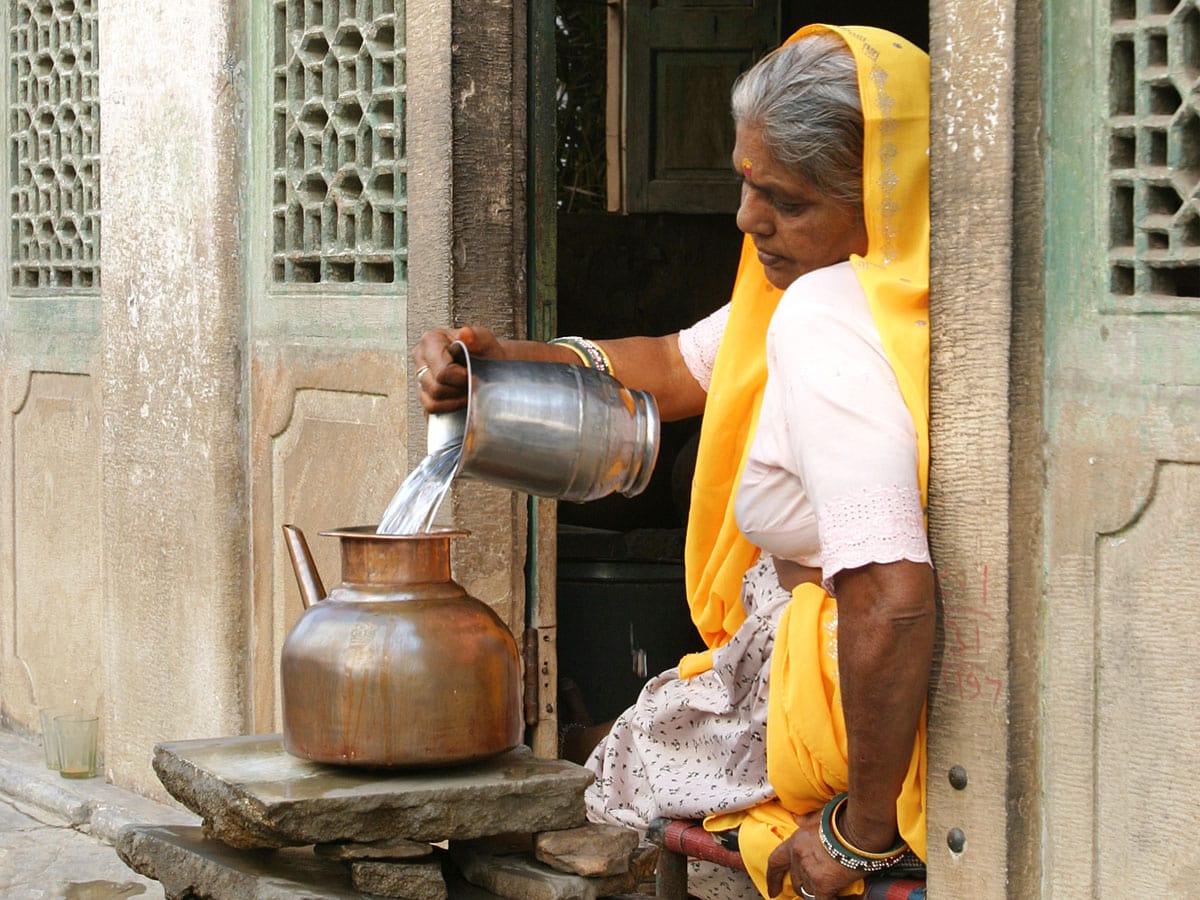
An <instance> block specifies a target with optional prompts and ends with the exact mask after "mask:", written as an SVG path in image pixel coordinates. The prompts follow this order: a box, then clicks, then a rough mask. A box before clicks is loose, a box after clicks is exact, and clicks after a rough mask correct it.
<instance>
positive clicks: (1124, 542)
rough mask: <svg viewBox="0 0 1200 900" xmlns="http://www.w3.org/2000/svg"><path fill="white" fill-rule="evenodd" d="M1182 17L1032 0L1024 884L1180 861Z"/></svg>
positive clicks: (1197, 408) (1147, 874)
mask: <svg viewBox="0 0 1200 900" xmlns="http://www.w3.org/2000/svg"><path fill="white" fill-rule="evenodd" d="M1197 22H1200V19H1198V18H1197V15H1196V10H1195V8H1194V7H1193V6H1192V4H1191V3H1185V2H1181V3H1175V2H1157V0H1155V2H1151V0H1136V2H1135V0H1115V2H1112V3H1105V4H1093V3H1092V2H1090V0H1052V2H1050V3H1049V4H1047V5H1046V25H1047V28H1046V63H1045V91H1044V100H1045V108H1046V123H1045V124H1046V127H1045V130H1044V134H1045V137H1044V140H1045V141H1046V153H1047V155H1046V160H1047V167H1046V245H1045V246H1046V250H1045V260H1046V282H1045V284H1046V294H1045V394H1044V396H1045V417H1044V421H1043V427H1044V431H1045V447H1044V453H1045V459H1046V492H1045V501H1044V509H1043V516H1044V523H1045V534H1044V540H1043V544H1042V552H1043V561H1042V562H1043V571H1044V578H1045V595H1044V597H1043V598H1042V601H1043V603H1044V619H1043V621H1044V623H1045V635H1044V641H1045V644H1044V647H1043V653H1042V673H1041V677H1042V691H1043V698H1042V699H1043V704H1042V711H1043V712H1042V715H1043V718H1042V733H1041V741H1042V750H1043V753H1042V770H1041V781H1042V791H1041V793H1042V797H1043V803H1044V808H1043V822H1044V825H1043V829H1042V834H1043V835H1044V836H1045V837H1046V839H1045V840H1044V842H1043V871H1044V879H1043V896H1055V897H1059V896H1061V897H1100V896H1103V897H1108V896H1113V897H1116V896H1138V895H1145V896H1155V895H1163V894H1173V893H1186V892H1187V891H1188V889H1189V888H1188V887H1187V885H1188V883H1189V881H1190V879H1191V872H1192V871H1194V866H1193V864H1192V863H1191V862H1190V861H1189V858H1188V854H1187V853H1184V852H1181V851H1180V849H1179V848H1177V847H1175V846H1174V845H1173V844H1172V843H1171V842H1165V843H1164V842H1162V841H1160V840H1159V839H1158V836H1159V835H1161V834H1164V833H1191V832H1192V831H1194V830H1195V828H1196V827H1197V825H1200V815H1198V814H1197V812H1196V811H1195V805H1194V803H1193V802H1192V801H1191V800H1190V798H1192V797H1194V796H1195V795H1196V794H1197V792H1200V775H1197V767H1198V766H1200V751H1197V750H1195V749H1193V748H1194V747H1196V745H1197V742H1198V740H1200V728H1198V727H1197V725H1196V724H1195V717H1194V715H1189V714H1187V713H1186V712H1185V711H1183V710H1182V709H1181V708H1180V705H1179V704H1178V703H1177V698H1178V696H1179V693H1180V692H1181V691H1183V692H1185V693H1186V692H1187V691H1189V690H1190V689H1189V688H1186V687H1184V685H1183V682H1182V681H1181V678H1183V674H1182V673H1184V672H1189V671H1194V662H1193V660H1192V659H1191V653H1190V650H1189V649H1188V648H1189V647H1190V646H1191V644H1192V643H1194V640H1195V637H1196V633H1195V632H1196V629H1195V628H1194V627H1192V626H1191V625H1190V624H1185V623H1181V621H1180V619H1179V616H1178V610H1179V604H1180V603H1181V602H1188V603H1190V600H1188V601H1183V600H1182V598H1185V597H1186V598H1193V597H1195V596H1197V594H1198V593H1200V565H1198V563H1200V560H1198V559H1197V558H1196V551H1195V549H1194V548H1195V541H1194V540H1193V539H1191V537H1190V536H1191V535H1193V534H1195V533H1196V530H1197V529H1198V528H1200V512H1198V511H1197V510H1196V508H1195V503H1194V502H1193V501H1192V500H1191V499H1189V498H1191V497H1194V496H1195V495H1196V494H1195V492H1196V489H1197V485H1200V466H1198V465H1197V463H1200V297H1198V296H1197V294H1198V293H1200V291H1197V287H1198V285H1196V284H1195V283H1194V280H1195V279H1194V278H1193V276H1192V274H1191V272H1192V271H1193V270H1195V269H1196V267H1197V266H1200V250H1198V248H1197V247H1195V246H1192V244H1194V243H1195V241H1194V237H1192V236H1191V235H1189V230H1190V229H1193V228H1194V222H1195V218H1194V213H1195V211H1194V209H1192V207H1191V204H1192V202H1193V201H1192V199H1191V194H1192V193H1193V192H1194V186H1195V177H1196V176H1195V162H1194V152H1193V151H1192V150H1191V147H1193V146H1194V145H1195V142H1196V139H1197V134H1198V133H1200V126H1198V125H1197V121H1196V117H1195V109H1194V106H1193V104H1194V100H1192V99H1190V97H1191V94H1192V82H1193V80H1194V71H1193V70H1194V68H1195V59H1194V57H1195V54H1196V52H1197V48H1196V42H1195V38H1194V35H1195V33H1196V30H1197ZM1177 203H1178V209H1176V208H1175V207H1176V204H1177ZM1189 216H1191V218H1190V219H1189ZM1134 550H1136V552H1131V551H1134ZM1172 623H1174V624H1172ZM1140 811H1152V813H1151V814H1150V815H1149V816H1148V818H1147V821H1145V822H1143V821H1141V820H1140V819H1141V812H1140ZM1132 859H1136V860H1137V863H1136V865H1129V864H1128V862H1129V860H1132Z"/></svg>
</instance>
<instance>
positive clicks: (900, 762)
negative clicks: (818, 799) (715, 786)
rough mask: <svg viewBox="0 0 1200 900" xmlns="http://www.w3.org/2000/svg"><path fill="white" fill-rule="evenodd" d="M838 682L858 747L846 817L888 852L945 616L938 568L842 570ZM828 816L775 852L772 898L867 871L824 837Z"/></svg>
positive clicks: (833, 889) (816, 818) (803, 823)
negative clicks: (938, 625)
mask: <svg viewBox="0 0 1200 900" xmlns="http://www.w3.org/2000/svg"><path fill="white" fill-rule="evenodd" d="M834 580H835V582H836V590H837V605H838V679H839V681H840V683H841V689H842V710H843V712H844V713H845V717H846V736H847V743H848V744H849V762H850V784H849V789H848V795H849V799H848V800H847V803H846V807H845V809H844V811H843V813H842V815H841V817H840V819H839V823H840V828H841V831H842V833H843V834H844V836H845V838H846V840H848V841H849V842H850V843H852V844H853V845H854V846H856V847H858V848H859V849H861V850H867V851H871V852H884V851H886V850H887V849H889V848H890V847H891V846H892V845H893V844H894V843H895V842H896V799H897V798H898V797H899V796H900V789H901V787H902V785H903V783H904V777H905V775H906V774H907V773H908V767H909V762H910V761H911V759H912V750H913V741H914V739H915V738H916V734H917V725H918V723H919V722H920V719H921V709H922V708H923V706H924V704H925V697H926V693H927V691H928V687H929V672H930V668H931V665H932V660H933V642H934V631H935V622H936V615H937V612H936V606H935V604H934V591H933V570H932V569H931V568H930V566H929V565H928V564H926V563H915V562H908V561H906V560H902V561H900V562H893V563H872V564H871V565H867V566H863V567H861V568H858V569H850V570H847V571H844V572H841V573H839V574H838V575H837V576H836V577H835V579H834ZM820 818H821V816H820V813H819V812H815V813H810V814H809V815H806V816H802V817H799V818H798V820H797V822H798V824H799V826H800V827H799V828H797V829H796V831H795V833H793V834H792V836H791V837H789V838H788V839H787V840H785V841H784V842H783V843H782V844H780V845H779V847H778V848H776V850H775V851H774V852H773V853H772V854H771V857H770V859H769V861H768V863H767V888H768V891H769V893H770V895H771V896H775V895H776V894H778V893H779V892H780V891H781V890H782V888H783V880H784V878H785V876H787V877H790V879H791V882H792V886H793V887H794V888H795V889H796V891H797V893H798V892H799V888H800V886H801V885H803V886H805V889H806V890H809V891H811V892H812V893H814V894H815V895H816V896H817V897H818V898H820V900H827V898H832V897H834V896H836V894H837V893H838V891H840V890H841V889H842V888H844V887H846V886H847V885H849V884H852V883H853V882H855V881H857V880H858V879H859V878H860V877H862V873H861V872H856V871H853V870H851V869H847V868H845V867H843V866H842V865H841V864H840V863H838V862H836V861H835V860H834V859H833V857H832V856H830V855H829V853H827V852H826V850H825V848H824V847H823V846H822V845H821V841H820V838H819V836H818V829H819V827H820Z"/></svg>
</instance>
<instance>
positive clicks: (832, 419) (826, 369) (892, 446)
mask: <svg viewBox="0 0 1200 900" xmlns="http://www.w3.org/2000/svg"><path fill="white" fill-rule="evenodd" d="M728 318H729V307H728V306H725V307H722V308H721V309H720V310H718V311H717V312H715V313H713V314H712V315H711V316H709V317H708V318H706V319H703V320H701V321H700V322H698V323H697V324H696V325H694V326H692V327H691V328H688V329H685V330H684V331H682V332H680V334H679V349H680V352H681V353H682V354H683V358H684V362H685V363H686V364H687V366H688V369H689V370H690V371H691V373H692V375H693V376H694V377H695V378H696V381H697V382H699V384H700V385H701V386H702V387H704V389H705V390H707V389H708V386H709V383H710V380H711V377H712V366H713V362H714V360H715V359H716V350H717V346H718V345H719V343H720V338H721V334H722V332H723V331H724V328H725V323H726V322H727V321H728ZM735 510H736V514H737V519H738V527H739V528H740V529H741V531H742V533H743V534H745V535H746V537H747V538H748V539H749V540H750V541H752V542H753V543H754V544H756V545H757V546H759V547H761V548H762V549H763V550H764V551H765V552H767V553H770V554H772V555H774V556H779V557H783V558H785V559H791V560H795V561H796V562H798V563H801V564H803V565H806V566H813V567H817V568H820V569H821V570H822V577H823V579H824V586H825V589H826V590H828V591H830V592H832V591H833V579H834V576H836V575H837V573H838V572H841V571H843V570H845V569H853V568H857V567H858V566H863V565H866V564H867V563H872V562H878V563H887V562H895V561H897V560H900V559H907V560H911V561H913V562H926V563H927V562H930V554H929V544H928V541H927V539H926V535H925V526H924V516H923V511H922V509H921V494H920V488H919V486H918V484H917V441H916V431H915V429H914V427H913V423H912V417H911V416H910V415H909V412H908V408H907V407H906V406H905V404H904V399H903V397H902V396H901V394H900V388H899V386H898V385H897V384H896V378H895V375H894V374H893V372H892V367H891V363H890V362H889V361H888V358H887V355H886V354H885V352H884V350H883V345H882V343H881V342H880V339H879V332H878V330H877V329H876V327H875V322H874V320H873V319H872V318H871V312H870V308H869V306H868V305H867V298H866V295H865V294H864V293H863V290H862V287H861V286H860V285H859V282H858V278H857V277H856V276H855V274H854V270H853V269H852V268H851V266H850V263H848V262H846V263H839V264H837V265H834V266H829V267H827V268H824V269H818V270H816V271H814V272H810V273H808V274H807V275H804V276H802V277H800V278H798V279H797V280H796V281H795V282H794V283H793V284H792V285H791V286H790V287H789V288H788V289H787V291H785V292H784V295H783V297H782V298H781V299H780V301H779V306H778V308H777V309H776V311H775V315H774V316H773V317H772V319H771V324H770V327H769V328H768V330H767V385H766V390H765V393H764V394H763V407H762V412H761V414H760V416H759V423H758V430H757V432H756V433H755V436H754V443H753V444H752V446H751V448H750V456H749V459H748V460H747V462H746V469H745V472H744V473H743V476H742V482H741V484H740V486H739V488H738V496H737V501H736V507H735Z"/></svg>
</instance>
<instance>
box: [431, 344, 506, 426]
mask: <svg viewBox="0 0 1200 900" xmlns="http://www.w3.org/2000/svg"><path fill="white" fill-rule="evenodd" d="M455 341H462V342H463V344H465V345H466V347H467V349H468V350H469V351H470V352H471V355H472V356H478V357H481V358H488V359H497V358H501V357H503V356H504V348H503V346H502V345H501V343H500V339H499V338H497V337H496V335H494V334H493V333H492V332H490V331H488V330H487V329H486V328H477V327H474V326H470V325H468V326H465V327H463V328H435V329H434V330H433V331H428V332H426V333H425V334H424V335H422V337H421V340H419V341H418V342H417V345H416V346H415V347H414V348H413V351H412V371H413V372H415V373H416V375H415V378H416V382H417V395H418V397H419V398H420V401H421V407H422V408H423V409H424V410H425V412H427V413H445V412H453V411H454V410H456V409H461V408H462V407H463V406H465V405H466V402H467V368H466V366H464V365H463V360H462V352H461V350H458V349H457V348H455V347H453V344H454V342H455ZM456 354H457V355H456Z"/></svg>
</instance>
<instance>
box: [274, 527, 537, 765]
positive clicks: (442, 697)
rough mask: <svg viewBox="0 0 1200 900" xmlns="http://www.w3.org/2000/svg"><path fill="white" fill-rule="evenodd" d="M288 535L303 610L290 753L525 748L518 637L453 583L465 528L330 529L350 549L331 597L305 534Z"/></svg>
mask: <svg viewBox="0 0 1200 900" xmlns="http://www.w3.org/2000/svg"><path fill="white" fill-rule="evenodd" d="M283 530H284V535H285V537H286V540H287V545H288V552H289V553H290V555H291V557H292V565H293V566H294V567H295V570H296V578H297V580H298V581H299V583H300V592H301V595H302V596H303V599H304V605H305V607H306V610H305V612H304V614H303V615H302V616H301V617H300V620H299V621H298V622H297V623H296V625H295V627H294V628H293V629H292V630H291V633H290V634H288V637H287V640H286V641H285V642H284V645H283V654H282V659H281V661H280V679H281V682H282V693H283V743H284V747H285V748H286V749H287V751H288V752H289V753H291V754H293V755H295V756H300V757H303V758H305V759H311V760H314V761H316V762H322V763H335V764H339V765H354V766H383V767H399V766H433V765H452V764H458V763H466V762H471V761H472V760H478V759H482V758H484V757H488V756H492V755H494V754H497V753H501V752H503V751H505V750H509V749H511V748H512V747H515V746H516V745H517V744H518V743H520V741H521V734H522V722H521V706H520V676H519V670H518V662H517V645H516V642H515V641H514V640H513V637H512V633H511V632H510V631H509V630H508V628H507V627H506V626H505V624H504V622H503V621H501V619H500V617H499V616H497V615H496V614H495V613H494V612H493V611H492V610H491V609H490V608H489V607H488V606H487V605H486V604H484V603H483V602H481V601H480V600H477V599H475V598H474V597H472V596H470V595H469V594H468V593H467V592H466V591H465V590H463V588H462V587H461V586H460V585H459V584H457V583H456V582H455V581H453V580H452V579H451V577H450V540H451V539H452V538H455V537H460V536H462V535H463V534H464V532H459V531H444V530H443V531H433V532H428V533H422V534H409V535H382V534H376V533H375V528H374V526H362V527H356V528H343V529H338V530H336V531H323V532H321V534H322V535H326V536H331V537H336V538H338V539H339V540H340V541H341V550H342V583H341V584H340V585H339V586H338V587H336V588H334V589H333V590H332V591H330V592H329V596H328V597H324V593H325V591H324V588H323V587H322V586H321V578H320V575H319V574H318V573H317V569H316V566H315V565H314V564H313V560H312V556H311V554H310V553H309V550H308V545H307V543H306V542H305V540H304V535H303V534H302V533H301V531H300V529H298V528H296V527H295V526H294V525H285V526H283Z"/></svg>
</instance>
